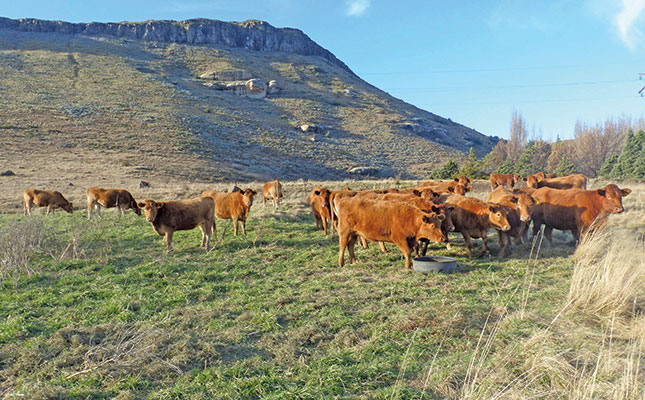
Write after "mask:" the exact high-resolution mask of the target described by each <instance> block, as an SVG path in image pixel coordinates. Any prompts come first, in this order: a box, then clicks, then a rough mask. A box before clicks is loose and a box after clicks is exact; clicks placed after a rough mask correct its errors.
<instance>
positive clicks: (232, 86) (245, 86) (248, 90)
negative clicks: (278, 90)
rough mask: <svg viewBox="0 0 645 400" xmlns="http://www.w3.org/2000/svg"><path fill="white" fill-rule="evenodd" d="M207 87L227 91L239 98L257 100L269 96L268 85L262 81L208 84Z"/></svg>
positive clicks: (251, 80) (250, 80)
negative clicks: (245, 97) (244, 97)
mask: <svg viewBox="0 0 645 400" xmlns="http://www.w3.org/2000/svg"><path fill="white" fill-rule="evenodd" d="M205 85H206V86H208V87H210V88H211V89H215V90H222V91H227V92H231V93H233V94H236V95H238V96H247V97H253V98H256V99H263V98H265V97H266V95H267V85H266V83H264V82H263V81H261V80H260V79H249V80H247V81H232V82H208V83H206V84H205Z"/></svg>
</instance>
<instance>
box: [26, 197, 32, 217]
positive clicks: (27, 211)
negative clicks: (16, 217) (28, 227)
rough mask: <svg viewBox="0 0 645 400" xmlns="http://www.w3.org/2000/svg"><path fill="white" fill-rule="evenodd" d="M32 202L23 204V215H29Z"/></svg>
mask: <svg viewBox="0 0 645 400" xmlns="http://www.w3.org/2000/svg"><path fill="white" fill-rule="evenodd" d="M33 205H34V202H33V201H32V200H31V199H29V201H27V202H25V215H31V207H33Z"/></svg>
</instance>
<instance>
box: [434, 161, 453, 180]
mask: <svg viewBox="0 0 645 400" xmlns="http://www.w3.org/2000/svg"><path fill="white" fill-rule="evenodd" d="M458 176H459V165H458V164H457V163H456V162H454V161H452V160H451V161H448V162H447V163H445V164H444V165H443V166H442V167H440V168H435V169H434V170H432V172H431V173H430V179H453V178H456V177H458Z"/></svg>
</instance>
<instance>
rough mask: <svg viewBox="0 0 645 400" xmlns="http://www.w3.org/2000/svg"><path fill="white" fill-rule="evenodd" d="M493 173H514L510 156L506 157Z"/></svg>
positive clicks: (513, 165)
mask: <svg viewBox="0 0 645 400" xmlns="http://www.w3.org/2000/svg"><path fill="white" fill-rule="evenodd" d="M495 173H498V174H514V173H515V164H514V163H513V162H512V161H511V159H510V158H507V159H506V160H505V161H504V163H503V164H502V165H500V166H499V168H497V169H496V170H495Z"/></svg>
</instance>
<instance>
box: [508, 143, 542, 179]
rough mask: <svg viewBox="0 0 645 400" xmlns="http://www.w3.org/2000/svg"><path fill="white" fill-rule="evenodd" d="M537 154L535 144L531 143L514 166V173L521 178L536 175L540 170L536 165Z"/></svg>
mask: <svg viewBox="0 0 645 400" xmlns="http://www.w3.org/2000/svg"><path fill="white" fill-rule="evenodd" d="M535 154H536V149H535V143H534V142H531V143H529V145H528V146H527V147H526V149H525V150H524V152H523V153H522V155H521V156H520V158H519V159H518V160H517V162H516V163H515V165H514V166H513V170H514V172H515V173H517V174H519V175H521V176H528V175H533V174H534V173H536V172H538V168H537V167H536V166H535V163H534V160H535Z"/></svg>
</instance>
